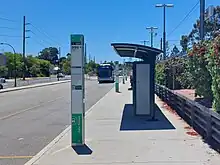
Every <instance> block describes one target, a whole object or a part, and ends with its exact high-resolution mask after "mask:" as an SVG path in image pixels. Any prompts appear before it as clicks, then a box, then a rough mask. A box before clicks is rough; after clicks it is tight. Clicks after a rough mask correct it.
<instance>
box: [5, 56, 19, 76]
mask: <svg viewBox="0 0 220 165" xmlns="http://www.w3.org/2000/svg"><path fill="white" fill-rule="evenodd" d="M5 56H6V59H7V62H6V67H7V68H8V74H7V77H8V78H9V77H14V73H15V72H14V71H15V65H14V58H15V60H16V70H17V76H18V77H21V76H22V67H23V65H22V61H23V59H22V55H21V54H15V55H14V54H13V53H11V52H6V53H5Z"/></svg>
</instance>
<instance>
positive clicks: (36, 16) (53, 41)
mask: <svg viewBox="0 0 220 165" xmlns="http://www.w3.org/2000/svg"><path fill="white" fill-rule="evenodd" d="M197 2H198V0H108V1H107V0H1V8H0V42H6V43H10V44H11V45H13V46H14V48H15V50H16V52H22V26H23V25H22V24H23V23H22V21H23V16H24V15H25V16H26V21H27V23H30V24H28V25H26V28H27V30H30V31H29V32H26V36H28V37H30V38H27V39H26V54H32V55H37V54H38V53H39V52H40V51H41V50H42V49H43V48H45V47H50V46H54V47H61V55H62V56H65V55H66V54H67V53H68V52H70V34H83V35H84V36H85V42H86V43H87V55H88V56H89V55H90V56H91V57H92V58H94V57H95V59H96V60H97V62H101V61H104V60H106V61H110V60H119V61H121V58H120V57H119V56H118V55H117V54H116V53H115V52H114V51H113V49H112V47H111V45H110V44H111V43H112V42H127V43H136V44H143V43H141V41H144V40H149V41H150V33H149V31H148V30H146V27H150V26H153V27H158V29H157V30H156V31H155V32H156V33H157V36H156V37H155V38H154V46H155V47H157V48H159V47H160V38H161V37H162V33H163V10H162V8H155V4H158V3H159V4H161V3H169V4H170V3H172V4H174V7H173V8H167V10H166V32H167V40H168V41H169V46H170V47H171V48H172V47H173V45H174V44H176V45H177V46H179V40H180V37H181V35H183V34H188V33H189V32H190V31H191V29H192V25H193V24H194V23H195V21H196V19H198V18H199V13H200V12H199V5H198V6H197V8H196V9H195V11H194V12H193V13H192V14H191V15H190V16H189V17H188V18H187V19H186V20H185V21H184V22H183V23H182V24H181V25H180V26H179V28H177V29H176V30H175V31H174V32H173V33H171V32H172V31H173V29H175V27H176V26H177V25H178V24H179V23H180V21H181V20H182V19H183V18H184V17H185V15H186V14H187V13H188V12H189V11H190V10H191V9H192V7H193V6H194V5H195V4H196V3H197ZM209 5H214V6H216V5H220V1H219V0H206V7H208V6H209ZM2 18H4V19H5V18H6V19H8V20H4V19H2ZM147 45H150V42H149V43H147ZM6 51H10V48H9V47H7V46H2V45H1V46H0V52H6Z"/></svg>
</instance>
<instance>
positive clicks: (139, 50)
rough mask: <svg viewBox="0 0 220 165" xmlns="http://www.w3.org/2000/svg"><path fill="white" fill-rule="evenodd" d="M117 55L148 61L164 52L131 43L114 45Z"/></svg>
mask: <svg viewBox="0 0 220 165" xmlns="http://www.w3.org/2000/svg"><path fill="white" fill-rule="evenodd" d="M111 46H113V47H114V50H115V51H116V53H117V54H118V55H119V56H121V57H134V58H139V59H143V60H146V59H148V58H151V57H156V56H157V55H158V54H160V53H162V52H163V51H162V50H160V49H156V48H152V47H149V46H144V45H138V44H130V43H112V44H111Z"/></svg>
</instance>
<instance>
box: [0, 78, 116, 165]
mask: <svg viewBox="0 0 220 165" xmlns="http://www.w3.org/2000/svg"><path fill="white" fill-rule="evenodd" d="M112 87H113V84H98V82H97V81H95V80H87V81H86V110H88V109H89V108H90V107H91V106H92V105H94V104H95V103H96V102H97V101H98V100H99V99H100V98H102V97H103V96H104V95H105V94H106V93H107V92H108V91H109V90H110V89H111V88H112ZM69 123H70V83H64V84H57V85H53V86H46V87H40V88H34V89H26V90H22V91H15V92H8V93H1V94H0V165H23V164H24V163H25V162H27V161H28V160H29V159H30V157H29V156H34V155H36V154H37V153H38V152H39V151H40V150H41V149H42V148H44V147H45V146H46V145H47V144H48V143H49V142H51V141H52V140H53V139H54V138H55V137H56V136H57V135H58V134H59V133H60V132H62V131H63V130H64V129H65V128H66V127H67V126H68V125H69Z"/></svg>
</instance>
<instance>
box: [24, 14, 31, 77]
mask: <svg viewBox="0 0 220 165" xmlns="http://www.w3.org/2000/svg"><path fill="white" fill-rule="evenodd" d="M26 25H29V23H26V17H25V16H24V17H23V80H25V77H26V59H25V50H26V38H30V37H26V32H28V31H30V30H26Z"/></svg>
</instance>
